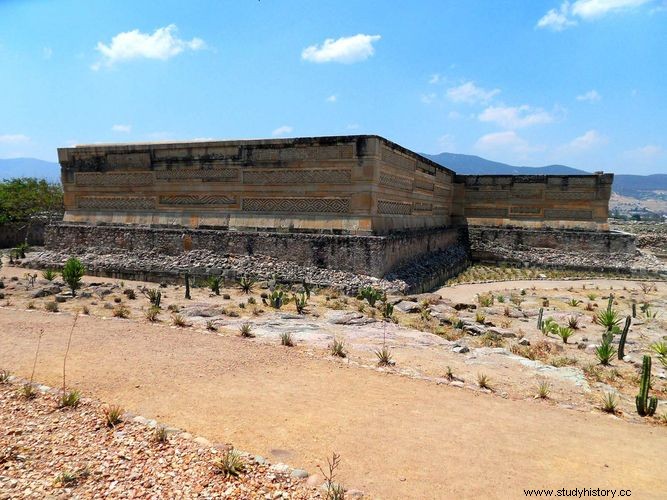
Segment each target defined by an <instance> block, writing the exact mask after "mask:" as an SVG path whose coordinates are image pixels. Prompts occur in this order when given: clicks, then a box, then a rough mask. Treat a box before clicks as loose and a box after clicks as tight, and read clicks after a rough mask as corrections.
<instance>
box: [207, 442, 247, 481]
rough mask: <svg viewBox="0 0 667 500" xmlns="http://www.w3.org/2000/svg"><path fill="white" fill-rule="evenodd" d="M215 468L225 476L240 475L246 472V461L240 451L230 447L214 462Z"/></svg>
mask: <svg viewBox="0 0 667 500" xmlns="http://www.w3.org/2000/svg"><path fill="white" fill-rule="evenodd" d="M213 470H214V471H215V472H216V473H218V474H222V475H223V476H224V477H238V476H239V475H241V474H242V473H243V472H245V463H244V462H243V459H242V458H241V454H240V453H239V452H238V451H236V450H235V449H234V448H229V449H228V450H225V451H224V452H223V453H222V455H221V456H220V458H218V459H216V460H215V461H214V462H213Z"/></svg>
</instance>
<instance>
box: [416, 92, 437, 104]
mask: <svg viewBox="0 0 667 500" xmlns="http://www.w3.org/2000/svg"><path fill="white" fill-rule="evenodd" d="M436 97H437V95H436V93H435V92H429V93H428V94H422V96H421V97H420V100H421V102H423V103H424V104H431V103H432V102H433V101H435V98H436Z"/></svg>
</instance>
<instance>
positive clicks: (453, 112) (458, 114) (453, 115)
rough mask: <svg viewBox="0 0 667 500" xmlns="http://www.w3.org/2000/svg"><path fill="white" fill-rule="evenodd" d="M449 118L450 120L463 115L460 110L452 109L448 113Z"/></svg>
mask: <svg viewBox="0 0 667 500" xmlns="http://www.w3.org/2000/svg"><path fill="white" fill-rule="evenodd" d="M447 118H449V119H450V120H458V119H459V118H463V115H462V114H461V113H459V112H458V111H450V112H449V113H447Z"/></svg>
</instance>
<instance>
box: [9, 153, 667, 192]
mask: <svg viewBox="0 0 667 500" xmlns="http://www.w3.org/2000/svg"><path fill="white" fill-rule="evenodd" d="M424 156H425V157H427V158H430V159H431V160H433V161H435V162H436V163H439V164H441V165H444V166H445V167H448V168H450V169H452V170H454V171H455V172H457V173H459V174H473V175H474V174H477V175H485V174H486V175H490V174H520V175H521V174H522V175H586V174H590V172H586V171H585V170H579V169H576V168H572V167H568V166H565V165H547V166H545V167H517V166H513V165H508V164H506V163H500V162H497V161H491V160H487V159H485V158H481V157H479V156H473V155H464V154H457V153H440V154H437V155H428V154H425V155H424ZM12 177H38V178H43V179H46V180H49V181H52V182H59V181H60V165H58V163H56V162H50V161H44V160H37V159H35V158H12V159H7V160H2V159H0V179H10V178H12ZM656 191H667V174H654V175H625V174H619V175H616V176H615V177H614V192H615V193H617V194H620V195H623V196H630V197H633V198H645V197H646V196H651V195H652V193H655V192H656Z"/></svg>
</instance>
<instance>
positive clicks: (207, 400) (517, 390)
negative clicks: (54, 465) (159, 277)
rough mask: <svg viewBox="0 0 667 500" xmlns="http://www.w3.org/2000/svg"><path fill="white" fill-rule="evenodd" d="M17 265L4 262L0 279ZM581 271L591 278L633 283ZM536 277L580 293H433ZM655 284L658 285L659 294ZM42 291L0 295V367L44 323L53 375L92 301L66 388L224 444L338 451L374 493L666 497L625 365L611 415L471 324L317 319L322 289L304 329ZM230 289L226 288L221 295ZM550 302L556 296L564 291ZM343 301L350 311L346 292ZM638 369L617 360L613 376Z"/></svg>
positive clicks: (25, 347)
mask: <svg viewBox="0 0 667 500" xmlns="http://www.w3.org/2000/svg"><path fill="white" fill-rule="evenodd" d="M24 272H25V270H23V269H14V268H3V270H2V274H3V275H4V276H6V277H7V278H9V277H10V276H12V275H15V276H22V275H23V273H24ZM85 281H87V282H91V281H115V280H101V279H99V278H89V277H86V278H85ZM5 282H6V283H8V282H7V280H5ZM585 283H586V284H587V286H593V287H595V286H597V287H599V288H600V289H601V290H603V289H604V287H605V286H614V289H616V290H618V289H622V287H623V286H626V287H633V286H634V284H633V283H631V282H627V283H625V284H623V283H622V282H613V285H612V284H605V283H604V282H592V281H590V280H589V281H586V282H585ZM137 285H140V284H138V283H130V282H128V283H125V286H127V287H136V286H137ZM153 286H154V285H153ZM532 286H541V287H547V288H552V287H553V288H558V290H557V291H553V290H551V291H550V292H546V291H544V290H536V291H535V292H534V293H532V292H531V293H530V294H528V295H529V296H528V298H527V299H526V301H527V303H536V301H537V300H539V299H541V297H542V295H545V294H555V295H557V296H561V295H564V294H565V295H568V296H569V295H571V294H572V293H574V292H571V291H565V288H563V287H577V289H578V290H577V292H576V293H578V294H579V295H583V294H584V293H585V292H584V291H583V290H580V289H581V286H582V284H581V283H574V282H567V283H564V284H560V283H544V282H541V283H537V285H535V284H534V283H526V284H518V283H504V284H494V285H492V286H490V285H483V287H481V288H480V286H479V285H465V286H460V287H455V288H448V289H443V290H441V291H440V294H441V295H443V296H447V295H448V296H449V297H450V298H451V299H453V300H454V301H460V302H469V301H472V300H473V299H474V297H475V294H477V293H485V292H487V291H488V290H490V289H491V288H494V289H497V290H499V291H503V293H507V294H509V293H510V289H511V288H517V289H518V288H521V287H532ZM5 292H7V290H5ZM664 292H665V290H664V285H661V288H660V291H659V294H658V295H659V296H660V297H662V296H663V294H664ZM7 293H9V292H7ZM599 293H600V294H602V293H603V292H602V291H600V292H599ZM181 294H182V290H176V289H174V288H173V287H170V288H169V289H168V290H167V300H166V304H170V303H176V302H178V303H180V304H181V305H184V304H186V303H187V302H186V301H184V300H182V299H181ZM118 295H119V296H120V294H118ZM628 295H630V292H628ZM176 297H178V300H177V299H176ZM93 299H94V298H93ZM193 299H194V300H193V301H192V302H196V303H216V304H217V305H218V306H219V305H220V303H221V301H222V299H220V298H219V297H209V294H208V292H207V291H204V290H195V296H194V297H193ZM45 300H48V299H35V300H32V302H35V304H33V305H34V306H36V307H37V309H35V310H28V309H27V304H28V303H29V302H30V301H31V300H30V299H28V297H27V292H25V293H22V292H18V291H17V292H16V293H13V294H11V296H10V301H9V304H7V302H5V301H3V302H2V303H1V304H0V305H2V304H5V305H4V306H3V307H0V367H2V368H7V369H10V370H12V371H13V372H14V373H16V374H17V375H20V376H23V377H29V376H30V371H31V368H32V363H33V358H34V352H35V345H36V339H37V333H38V331H39V329H40V328H43V329H44V337H43V340H42V350H41V352H40V356H39V360H38V365H37V371H36V374H35V379H36V380H39V381H41V382H44V383H47V384H49V385H58V383H59V377H60V376H61V369H62V357H63V353H64V350H65V345H66V342H67V335H68V333H69V329H70V327H71V324H72V320H73V314H72V312H73V311H75V310H78V309H80V307H81V305H82V304H83V303H84V302H85V301H86V300H87V301H88V303H90V302H97V305H91V306H90V309H91V315H90V316H81V317H80V318H79V320H78V324H77V327H76V331H75V333H74V339H73V343H72V348H71V351H70V357H69V360H68V372H69V375H68V377H69V379H70V381H71V382H70V384H71V385H72V386H73V387H77V388H79V389H80V390H81V391H83V392H84V394H89V395H91V396H93V397H95V398H98V399H100V400H102V401H107V402H110V403H115V404H120V405H122V406H123V407H125V408H126V409H128V410H131V411H133V412H135V413H139V414H142V415H145V416H147V417H149V418H156V419H158V420H160V421H163V422H166V423H168V424H171V425H174V426H177V427H180V428H184V429H187V430H189V431H190V432H193V433H196V434H200V435H204V436H206V437H208V438H209V439H210V440H211V441H213V442H231V443H233V444H234V445H235V446H236V447H237V448H239V449H242V450H247V451H250V452H252V453H257V454H261V455H264V456H267V457H269V458H270V459H271V460H272V461H274V462H278V461H280V462H286V463H289V464H290V465H292V466H295V467H301V468H304V469H306V470H308V471H310V472H315V471H316V465H317V464H323V462H324V459H325V457H327V456H329V455H330V454H331V452H332V451H336V452H338V453H340V454H341V455H342V466H341V471H340V478H341V480H342V482H343V483H345V484H346V485H347V486H349V487H353V488H357V489H360V490H363V491H364V492H366V493H367V494H368V495H369V496H370V497H371V498H477V497H481V496H484V497H489V498H508V497H513V498H520V497H523V489H525V488H547V487H550V488H575V487H579V488H582V487H588V488H625V489H631V490H632V494H633V496H635V497H638V498H660V497H663V498H664V496H663V493H664V478H663V472H664V470H663V468H664V463H665V460H666V459H667V427H665V426H659V425H657V424H648V425H647V423H646V422H639V419H637V418H635V417H634V416H632V415H631V411H632V410H631V405H630V404H629V403H628V401H629V400H630V398H631V396H630V394H631V392H632V391H636V386H634V387H635V388H632V387H630V383H629V382H628V381H627V380H629V377H623V376H621V375H619V377H620V379H622V380H626V382H625V383H622V384H620V386H619V387H618V388H617V389H618V390H619V393H620V395H621V397H622V398H623V397H624V398H625V399H624V400H623V404H622V405H621V409H622V413H621V416H620V417H619V416H611V415H607V414H604V413H602V412H601V411H600V410H599V409H597V408H596V405H595V404H594V403H593V401H594V397H593V395H594V394H597V393H596V392H595V391H596V390H597V389H596V388H595V387H593V388H592V389H590V391H589V392H587V391H586V390H585V389H584V388H582V387H581V386H580V385H577V384H575V383H573V382H572V381H571V380H570V379H569V378H568V377H567V376H561V372H559V371H557V370H556V371H554V370H555V369H553V367H552V368H550V369H549V370H547V371H546V372H545V373H546V376H548V377H549V376H551V375H550V374H551V372H554V376H553V377H552V378H550V379H549V380H551V382H552V383H553V396H552V398H551V399H549V400H539V399H534V398H533V395H534V392H535V383H536V380H538V378H539V376H538V372H537V371H536V370H535V369H534V367H527V366H525V365H524V364H522V363H520V362H519V361H517V359H519V357H517V356H509V355H507V354H505V353H498V352H494V351H493V350H492V349H491V350H489V349H488V348H480V347H479V346H477V345H476V344H475V342H477V340H476V339H470V338H468V337H467V336H466V337H464V338H462V339H460V340H461V341H462V342H466V343H468V344H470V345H471V347H472V349H471V353H469V354H468V355H465V356H463V355H458V354H453V353H452V352H451V348H452V342H453V341H450V340H448V339H447V338H445V337H446V335H445V336H443V335H433V334H431V333H428V332H423V331H417V330H416V329H414V328H408V327H407V326H405V325H408V324H411V322H414V319H413V318H412V316H414V315H400V314H399V315H398V316H399V323H400V324H401V325H404V326H400V325H393V324H389V325H387V326H384V325H383V324H382V323H380V322H378V323H371V324H369V325H365V326H349V325H334V324H331V323H328V322H327V321H326V318H327V317H328V316H327V314H331V313H332V311H331V310H330V309H331V307H327V305H326V304H325V303H324V302H325V301H324V299H323V298H321V297H320V298H318V299H316V300H314V304H313V306H312V308H311V315H310V316H308V318H307V319H306V320H305V321H306V322H307V323H306V325H305V326H304V324H302V323H299V321H302V322H303V321H304V320H299V319H293V318H292V316H293V311H292V310H291V309H290V312H291V313H292V315H287V316H285V315H284V314H283V315H282V316H281V315H277V314H274V313H271V312H269V311H266V312H264V313H259V314H258V315H257V316H251V315H250V313H248V312H245V311H242V310H240V312H241V313H242V314H246V317H245V318H244V317H242V318H235V317H228V316H225V318H224V319H221V320H220V323H219V326H220V329H219V331H218V332H214V333H212V332H207V331H206V329H205V328H204V325H205V322H206V321H207V319H206V318H203V317H193V318H191V319H190V322H191V323H192V325H193V326H192V327H189V328H176V327H173V326H169V322H168V320H167V318H168V317H167V316H166V314H165V315H164V316H165V317H164V318H163V319H164V321H163V322H161V323H158V324H150V323H148V322H147V321H146V320H145V319H143V317H142V316H141V315H140V313H139V311H140V309H141V307H145V305H146V302H147V301H146V299H144V298H143V297H141V296H139V297H138V298H137V299H136V300H134V301H131V300H125V299H124V298H123V299H122V300H123V301H124V303H127V304H128V305H129V306H130V309H131V311H132V314H131V316H130V319H118V318H110V317H109V316H111V314H110V310H109V309H105V308H104V307H103V303H104V302H105V300H108V297H107V299H105V300H99V299H97V300H92V299H74V300H71V299H70V300H69V301H67V302H66V303H65V304H61V306H62V307H61V309H62V311H65V312H59V313H48V312H46V311H44V308H43V304H44V301H45ZM238 300H239V295H238V292H234V295H233V298H232V300H231V302H232V303H234V302H235V301H238ZM332 300H339V299H332ZM350 300H351V302H352V303H354V299H350ZM552 300H554V301H556V300H558V301H559V302H558V303H559V305H560V303H562V300H564V299H563V298H562V297H561V299H556V297H553V299H552ZM77 301H78V302H77ZM318 301H319V302H318ZM341 301H342V300H341ZM315 302H317V303H316V304H315ZM326 302H330V301H326ZM228 303H229V302H228ZM292 307H293V306H292ZM338 307H339V306H338V305H337V306H336V308H338ZM619 307H620V306H619ZM341 308H342V309H345V310H350V311H352V310H354V306H353V305H346V304H344V303H343V304H342V305H341ZM237 309H238V308H237ZM333 312H335V313H338V312H340V311H333ZM461 314H463V313H461ZM489 316H490V317H493V316H494V314H493V312H492V311H490V314H489ZM498 316H499V319H500V317H502V312H500V314H499V315H498ZM525 319H526V318H524V320H525ZM241 321H252V322H253V323H255V324H256V332H257V334H258V335H257V337H256V338H254V339H245V338H241V337H239V336H238V333H237V327H238V325H239V323H240V322H241ZM512 321H515V322H514V323H512V324H511V325H508V327H509V328H514V329H517V330H518V329H519V328H523V329H524V330H525V331H526V332H525V336H526V337H528V338H531V339H532V340H533V341H534V340H535V339H537V338H538V337H537V336H538V335H541V334H540V333H539V332H538V331H536V328H535V327H534V326H533V322H534V321H533V320H532V319H530V320H529V322H525V321H520V320H518V319H517V320H512ZM299 325H301V326H299ZM288 327H289V328H293V329H294V331H295V332H297V333H296V334H295V338H296V340H297V346H296V347H295V348H287V347H282V346H280V345H278V342H277V341H276V339H277V333H276V331H280V330H281V329H284V328H288ZM587 327H588V328H590V329H591V330H592V327H591V326H587ZM661 328H662V323H655V324H651V325H649V326H648V327H647V329H646V333H645V335H646V336H647V339H646V341H647V342H648V341H649V340H651V339H653V338H657V337H656V336H657V335H659V333H660V329H661ZM385 329H386V335H387V343H388V344H389V345H390V346H391V347H392V349H393V352H394V357H395V360H396V366H395V367H393V368H388V369H383V370H378V369H376V368H375V367H374V366H373V365H374V362H373V359H374V354H373V348H374V347H375V348H376V347H377V346H379V345H381V343H382V337H383V334H384V333H385ZM450 333H451V332H450ZM663 334H664V330H663ZM309 335H311V336H312V340H309ZM578 335H580V336H582V334H578ZM587 335H588V333H587ZM593 335H595V336H598V334H597V333H596V334H593V333H592V332H590V335H589V336H591V337H592V336H593ZM333 336H339V337H340V336H342V337H343V338H345V340H346V341H347V343H348V348H349V350H350V356H349V357H348V358H347V359H346V360H336V359H334V358H331V357H329V356H328V355H327V352H326V345H327V343H328V342H330V340H331V338H332V337H333ZM640 347H641V349H644V350H645V345H644V344H641V345H639V343H638V344H636V345H635V347H634V348H635V349H637V352H639V350H640ZM567 349H568V351H567V354H568V355H571V356H573V357H579V358H580V359H581V360H584V358H586V357H588V358H590V357H591V355H590V354H589V353H586V352H585V351H584V350H581V349H577V347H576V346H574V345H572V346H568V347H567ZM633 355H634V354H633ZM515 358H517V359H515ZM588 358H586V359H588ZM581 362H583V361H581ZM619 363H621V362H619ZM448 365H449V366H452V367H453V368H454V371H455V372H456V373H457V375H459V376H460V378H463V379H465V384H459V385H463V386H464V387H463V388H460V387H456V386H452V385H451V384H449V383H448V382H447V381H446V379H445V378H444V371H445V368H446V366H448ZM654 366H655V363H654ZM480 369H483V370H485V371H487V372H488V373H489V374H490V375H491V379H492V381H493V384H494V392H489V391H481V390H479V389H475V387H474V386H475V384H474V380H475V375H476V374H477V373H478V372H479V371H480ZM633 369H634V368H631V367H621V366H618V370H619V371H620V372H621V374H622V372H623V370H633ZM540 373H542V372H540ZM593 385H594V384H593ZM663 385H664V383H663ZM626 386H627V387H626ZM624 391H626V392H627V395H624ZM663 397H664V396H663ZM661 404H664V403H661ZM661 409H662V410H663V411H664V407H663V408H661ZM659 411H660V409H659Z"/></svg>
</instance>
